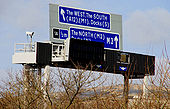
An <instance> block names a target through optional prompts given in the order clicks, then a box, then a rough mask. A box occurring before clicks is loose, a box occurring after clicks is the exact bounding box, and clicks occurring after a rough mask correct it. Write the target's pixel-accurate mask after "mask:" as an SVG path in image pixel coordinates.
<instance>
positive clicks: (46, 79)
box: [44, 65, 50, 109]
mask: <svg viewBox="0 0 170 109" xmlns="http://www.w3.org/2000/svg"><path fill="white" fill-rule="evenodd" d="M49 78H50V66H49V65H46V66H45V69H44V99H45V100H47V99H46V98H47V91H48V88H49ZM46 108H47V104H46V102H44V109H46Z"/></svg>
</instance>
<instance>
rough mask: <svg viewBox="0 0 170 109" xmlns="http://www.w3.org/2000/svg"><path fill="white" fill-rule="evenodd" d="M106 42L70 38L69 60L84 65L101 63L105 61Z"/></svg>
mask: <svg viewBox="0 0 170 109" xmlns="http://www.w3.org/2000/svg"><path fill="white" fill-rule="evenodd" d="M103 54H104V44H103V43H99V42H91V41H85V40H77V39H71V40H70V49H69V60H70V61H73V62H74V63H76V64H77V63H79V64H80V65H82V66H84V65H86V64H89V63H91V64H93V65H101V64H103V61H104V55H103Z"/></svg>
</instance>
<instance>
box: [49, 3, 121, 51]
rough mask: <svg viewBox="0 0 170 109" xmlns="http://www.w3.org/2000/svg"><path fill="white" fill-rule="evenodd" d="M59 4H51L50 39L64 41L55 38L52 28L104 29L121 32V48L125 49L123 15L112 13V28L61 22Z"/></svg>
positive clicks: (103, 30) (58, 41) (104, 30)
mask: <svg viewBox="0 0 170 109" xmlns="http://www.w3.org/2000/svg"><path fill="white" fill-rule="evenodd" d="M58 12H59V5H57V4H49V14H50V15H49V18H50V22H49V24H50V41H51V42H55V43H63V40H58V39H56V38H53V34H52V30H53V28H59V29H66V30H69V28H70V27H74V28H84V29H88V30H94V31H102V32H112V33H119V34H120V42H119V43H120V49H119V50H123V43H122V40H123V39H122V16H121V15H117V14H110V15H111V19H110V22H111V26H110V27H111V29H110V30H108V29H99V28H94V27H88V26H80V25H70V24H63V23H60V22H59V20H58V19H59V14H58Z"/></svg>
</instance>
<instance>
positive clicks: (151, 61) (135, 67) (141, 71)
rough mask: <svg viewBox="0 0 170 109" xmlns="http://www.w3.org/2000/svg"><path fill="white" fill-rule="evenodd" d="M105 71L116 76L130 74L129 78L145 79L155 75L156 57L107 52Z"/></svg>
mask: <svg viewBox="0 0 170 109" xmlns="http://www.w3.org/2000/svg"><path fill="white" fill-rule="evenodd" d="M105 55H106V60H105V62H104V68H105V69H104V70H105V71H106V72H110V73H116V74H123V75H124V74H125V73H127V74H129V78H132V79H136V78H143V77H144V76H145V74H149V75H154V74H155V57H154V56H149V55H142V54H136V53H130V52H122V51H113V50H105Z"/></svg>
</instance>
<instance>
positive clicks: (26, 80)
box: [24, 64, 31, 108]
mask: <svg viewBox="0 0 170 109" xmlns="http://www.w3.org/2000/svg"><path fill="white" fill-rule="evenodd" d="M30 68H31V67H30V66H29V65H27V64H24V105H25V106H26V95H27V91H28V86H29V73H30ZM25 106H24V108H26V107H25Z"/></svg>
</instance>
